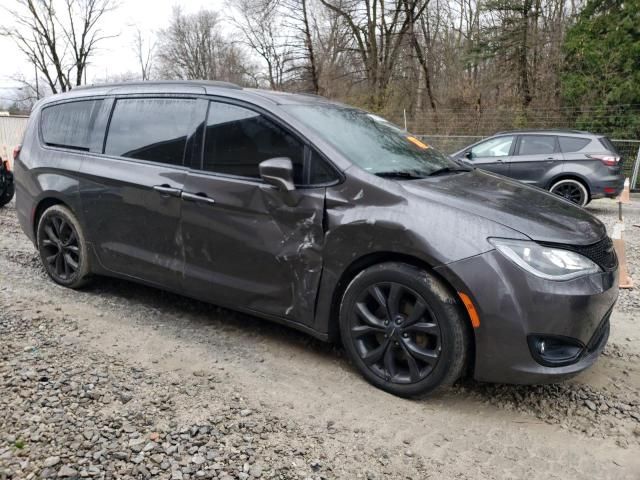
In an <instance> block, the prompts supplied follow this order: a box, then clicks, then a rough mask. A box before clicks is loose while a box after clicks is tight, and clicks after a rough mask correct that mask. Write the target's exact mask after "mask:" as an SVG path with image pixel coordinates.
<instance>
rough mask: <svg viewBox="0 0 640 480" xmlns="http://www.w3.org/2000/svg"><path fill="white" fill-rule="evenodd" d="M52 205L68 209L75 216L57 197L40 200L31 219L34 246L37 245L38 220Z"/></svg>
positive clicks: (71, 209) (68, 206) (69, 207)
mask: <svg viewBox="0 0 640 480" xmlns="http://www.w3.org/2000/svg"><path fill="white" fill-rule="evenodd" d="M54 205H62V206H63V207H66V208H68V209H69V210H70V211H71V213H73V214H74V215H76V213H75V212H74V210H73V208H71V206H70V205H69V204H68V203H67V202H65V201H64V200H62V199H60V198H58V197H55V196H49V195H47V196H45V197H43V198H41V199H40V200H39V201H38V203H37V204H36V206H35V207H34V209H33V215H32V219H31V228H32V231H33V238H34V239H35V243H36V246H37V243H38V223H40V218H42V214H43V213H44V212H45V211H46V210H47V209H48V208H49V207H53V206H54ZM76 218H77V215H76Z"/></svg>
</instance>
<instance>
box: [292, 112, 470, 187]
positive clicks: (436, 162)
mask: <svg viewBox="0 0 640 480" xmlns="http://www.w3.org/2000/svg"><path fill="white" fill-rule="evenodd" d="M283 108H285V109H286V110H287V111H288V112H289V113H291V114H292V115H294V116H295V117H296V118H297V119H298V120H300V121H301V122H302V123H304V124H306V125H307V126H309V127H310V128H312V129H313V130H315V131H316V132H317V133H318V134H320V135H321V136H322V137H323V139H324V140H326V141H327V142H329V143H331V144H332V145H333V146H334V147H335V148H336V149H337V150H339V151H340V153H342V154H343V155H345V156H346V157H347V158H348V159H349V160H351V161H352V162H353V163H355V164H356V165H358V166H359V167H361V168H363V169H364V170H366V171H368V172H370V173H373V174H375V175H380V176H387V175H388V176H395V177H397V178H422V177H426V176H429V175H431V174H434V172H438V173H441V172H445V171H459V170H460V169H461V166H460V164H458V163H456V162H454V161H453V160H451V159H450V158H449V157H447V156H446V155H444V154H442V153H440V152H439V151H437V150H435V149H434V148H432V147H431V146H430V145H428V144H426V143H424V142H422V141H421V140H419V139H418V138H416V137H414V136H412V135H411V134H410V133H408V132H406V131H404V130H402V129H401V128H400V127H397V126H396V125H394V124H392V123H391V122H388V121H387V120H385V119H383V118H381V117H378V116H376V115H373V114H371V113H368V112H365V111H363V110H358V109H355V108H348V107H341V106H337V105H286V106H283Z"/></svg>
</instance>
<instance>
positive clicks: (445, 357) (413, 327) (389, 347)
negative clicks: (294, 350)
mask: <svg viewBox="0 0 640 480" xmlns="http://www.w3.org/2000/svg"><path fill="white" fill-rule="evenodd" d="M340 333H341V337H342V343H343V345H344V348H345V350H346V352H347V354H348V355H349V357H350V359H351V361H352V362H353V364H354V365H355V366H356V368H357V369H358V370H359V371H360V373H361V374H362V375H363V376H364V377H365V378H366V379H367V380H368V381H369V382H370V383H371V384H373V385H375V386H376V387H378V388H381V389H382V390H386V391H387V392H389V393H392V394H394V395H398V396H401V397H413V396H417V395H424V394H427V393H431V392H433V391H434V390H435V389H436V388H438V387H440V386H442V385H449V384H452V383H453V382H455V381H456V380H457V379H458V378H460V377H461V376H462V374H463V372H464V369H465V365H466V362H467V357H468V354H469V333H468V327H467V326H466V317H465V316H464V314H463V312H462V310H461V307H460V305H459V303H458V302H457V300H456V297H455V296H454V294H453V293H452V292H450V290H449V288H448V287H447V286H446V285H445V284H443V282H442V281H441V280H439V279H438V278H437V277H435V276H434V275H432V274H431V273H429V272H427V271H425V270H422V269H419V268H417V267H414V266H412V265H408V264H404V263H399V262H388V263H382V264H379V265H374V266H372V267H369V268H367V269H365V270H363V271H362V272H360V273H359V274H358V275H357V276H356V277H355V278H354V279H353V280H352V281H351V283H350V284H349V285H348V286H347V289H346V291H345V293H344V296H343V299H342V302H341V305H340Z"/></svg>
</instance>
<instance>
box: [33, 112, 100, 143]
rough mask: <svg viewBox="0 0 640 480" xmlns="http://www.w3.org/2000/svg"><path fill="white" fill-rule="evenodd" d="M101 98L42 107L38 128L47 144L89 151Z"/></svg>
mask: <svg viewBox="0 0 640 480" xmlns="http://www.w3.org/2000/svg"><path fill="white" fill-rule="evenodd" d="M101 104H102V100H81V101H75V102H67V103H61V104H57V105H51V106H49V107H44V108H43V109H42V114H41V117H40V129H41V132H42V140H43V141H44V143H45V144H46V145H48V146H52V147H63V148H71V149H74V150H84V151H89V148H90V145H91V128H92V125H93V120H94V118H95V115H96V114H97V112H98V110H99V108H100V106H101Z"/></svg>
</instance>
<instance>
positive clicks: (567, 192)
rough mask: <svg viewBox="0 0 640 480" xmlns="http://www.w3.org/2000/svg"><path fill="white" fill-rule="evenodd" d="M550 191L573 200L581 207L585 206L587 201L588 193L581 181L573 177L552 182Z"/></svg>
mask: <svg viewBox="0 0 640 480" xmlns="http://www.w3.org/2000/svg"><path fill="white" fill-rule="evenodd" d="M550 191H551V193H555V194H556V195H559V196H561V197H563V198H566V199H567V200H569V201H570V202H573V203H575V204H577V205H580V206H581V207H583V206H585V205H586V204H587V203H588V201H589V193H588V192H587V189H586V188H585V186H584V185H582V183H580V182H579V181H577V180H573V179H566V180H561V181H559V182H557V183H556V184H554V185H553V186H552V187H551V189H550Z"/></svg>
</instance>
